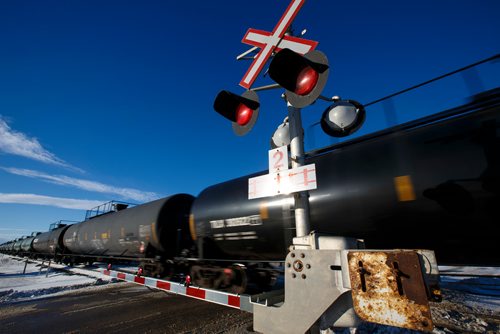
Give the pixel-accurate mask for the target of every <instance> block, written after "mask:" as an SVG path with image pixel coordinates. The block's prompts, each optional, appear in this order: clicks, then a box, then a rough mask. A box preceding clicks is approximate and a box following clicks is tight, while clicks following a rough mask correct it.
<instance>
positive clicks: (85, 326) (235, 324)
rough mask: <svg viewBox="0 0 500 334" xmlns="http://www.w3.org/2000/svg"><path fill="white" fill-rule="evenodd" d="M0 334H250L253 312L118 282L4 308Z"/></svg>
mask: <svg viewBox="0 0 500 334" xmlns="http://www.w3.org/2000/svg"><path fill="white" fill-rule="evenodd" d="M0 323H1V326H0V333H9V334H14V333H39V334H42V333H72V334H73V333H246V332H249V331H247V328H251V325H252V314H250V313H246V312H241V311H238V310H235V309H231V308H228V307H224V306H220V305H216V304H211V303H207V302H202V301H198V300H194V299H191V298H186V297H182V296H176V295H172V294H167V293H165V292H162V291H157V290H149V289H146V288H144V287H142V286H140V287H139V286H135V285H131V284H128V283H119V284H112V285H107V286H103V287H102V288H100V289H97V290H95V289H94V290H90V291H87V292H82V293H75V294H68V295H64V296H59V297H50V298H45V299H38V300H33V301H24V302H17V303H11V304H7V305H2V306H1V311H0Z"/></svg>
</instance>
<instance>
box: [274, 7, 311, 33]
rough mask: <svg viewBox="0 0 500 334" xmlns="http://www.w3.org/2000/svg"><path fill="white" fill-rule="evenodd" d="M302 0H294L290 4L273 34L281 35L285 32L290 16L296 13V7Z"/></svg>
mask: <svg viewBox="0 0 500 334" xmlns="http://www.w3.org/2000/svg"><path fill="white" fill-rule="evenodd" d="M303 1H304V0H295V1H294V2H293V4H292V5H291V6H290V9H289V10H288V11H287V12H286V13H285V15H283V18H282V20H281V22H280V24H279V26H278V27H277V28H276V31H275V35H281V34H284V33H285V31H284V30H285V28H286V26H287V25H288V24H289V21H290V20H291V18H292V16H293V15H295V14H296V12H297V8H298V7H299V5H300V4H301V2H303Z"/></svg>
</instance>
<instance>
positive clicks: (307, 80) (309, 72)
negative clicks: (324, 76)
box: [294, 66, 319, 96]
mask: <svg viewBox="0 0 500 334" xmlns="http://www.w3.org/2000/svg"><path fill="white" fill-rule="evenodd" d="M318 79H319V73H318V72H316V71H315V70H314V69H313V68H312V67H311V66H307V67H305V68H304V69H302V70H301V71H300V73H299V75H298V76H297V84H296V86H295V87H296V88H295V91H294V93H295V94H297V95H300V96H304V95H307V94H309V93H310V92H312V91H313V90H314V87H316V84H317V83H318Z"/></svg>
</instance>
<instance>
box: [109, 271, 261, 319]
mask: <svg viewBox="0 0 500 334" xmlns="http://www.w3.org/2000/svg"><path fill="white" fill-rule="evenodd" d="M100 271H101V272H102V273H103V274H104V275H107V276H110V277H113V278H116V279H119V280H122V281H126V282H130V283H135V284H139V285H144V286H147V287H150V288H153V289H158V290H162V291H166V292H169V293H173V294H177V295H182V296H186V297H191V298H195V299H199V300H204V301H207V302H210V303H215V304H219V305H223V306H228V307H232V308H235V309H238V310H241V311H245V312H250V313H253V306H252V304H251V303H250V296H248V295H236V294H232V293H227V292H222V291H217V290H210V289H203V288H198V287H194V286H190V287H185V286H184V284H182V283H179V282H171V281H165V280H160V279H157V278H152V277H144V276H137V275H134V274H128V273H123V272H119V271H115V270H106V269H104V270H100Z"/></svg>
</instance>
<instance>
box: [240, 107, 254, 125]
mask: <svg viewBox="0 0 500 334" xmlns="http://www.w3.org/2000/svg"><path fill="white" fill-rule="evenodd" d="M252 115H253V109H251V108H250V107H248V106H246V105H244V104H243V103H240V105H239V106H238V109H237V110H236V123H238V125H241V126H244V125H247V124H248V122H250V120H251V119H252Z"/></svg>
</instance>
